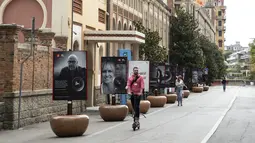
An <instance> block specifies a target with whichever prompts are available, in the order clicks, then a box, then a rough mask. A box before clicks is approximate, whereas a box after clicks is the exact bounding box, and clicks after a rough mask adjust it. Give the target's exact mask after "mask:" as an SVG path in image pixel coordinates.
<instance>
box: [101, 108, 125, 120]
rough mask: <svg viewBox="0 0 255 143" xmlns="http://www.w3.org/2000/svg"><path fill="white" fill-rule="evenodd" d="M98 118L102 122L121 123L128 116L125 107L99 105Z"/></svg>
mask: <svg viewBox="0 0 255 143" xmlns="http://www.w3.org/2000/svg"><path fill="white" fill-rule="evenodd" d="M99 112H100V116H101V118H102V119H103V120H104V121H123V120H124V119H125V118H126V116H127V114H128V106H127V105H101V106H100V107H99Z"/></svg>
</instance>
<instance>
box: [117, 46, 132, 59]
mask: <svg viewBox="0 0 255 143" xmlns="http://www.w3.org/2000/svg"><path fill="white" fill-rule="evenodd" d="M119 56H120V57H127V59H128V60H129V61H130V60H131V59H132V56H131V50H129V49H119Z"/></svg>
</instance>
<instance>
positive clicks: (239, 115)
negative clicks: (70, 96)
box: [0, 87, 255, 143]
mask: <svg viewBox="0 0 255 143" xmlns="http://www.w3.org/2000/svg"><path fill="white" fill-rule="evenodd" d="M252 94H253V95H252ZM254 97H255V87H253V88H252V87H228V89H227V91H226V92H223V91H222V88H221V87H211V88H210V90H209V91H208V92H203V93H200V94H195V93H192V94H191V95H190V97H189V98H188V99H185V100H184V102H183V106H182V107H178V106H177V105H176V104H172V105H171V104H170V105H166V106H165V107H164V108H151V109H150V112H149V113H148V114H147V115H146V116H147V118H144V117H143V116H141V119H140V122H141V129H140V130H138V131H133V130H132V119H131V118H130V117H127V118H126V120H125V121H123V122H104V121H102V119H101V118H100V116H99V115H90V125H89V128H88V130H87V131H86V132H85V134H84V136H81V137H74V138H57V137H55V135H54V134H53V132H52V131H51V129H50V126H49V123H42V124H37V125H32V126H28V127H26V128H24V129H23V130H16V131H2V132H0V143H83V142H86V143H206V141H208V140H209V141H208V143H225V142H231V143H232V142H233V143H242V142H245V143H246V142H247V143H248V142H249V143H251V142H254V141H253V139H254V137H252V133H254V131H255V126H254V123H255V121H253V120H254V119H255V118H254V117H255V110H254V108H253V107H254V106H255V105H253V104H255V102H254V101H255V98H254ZM232 104H233V106H232ZM231 107H232V108H231ZM215 130H216V131H215Z"/></svg>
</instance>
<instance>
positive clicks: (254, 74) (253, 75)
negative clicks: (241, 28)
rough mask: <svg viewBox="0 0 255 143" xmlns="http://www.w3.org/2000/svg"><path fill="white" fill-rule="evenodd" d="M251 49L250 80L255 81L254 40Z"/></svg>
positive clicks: (250, 45)
mask: <svg viewBox="0 0 255 143" xmlns="http://www.w3.org/2000/svg"><path fill="white" fill-rule="evenodd" d="M249 47H250V48H251V49H250V50H251V51H250V54H251V59H250V61H251V63H250V66H251V73H250V80H255V40H253V42H252V43H250V44H249Z"/></svg>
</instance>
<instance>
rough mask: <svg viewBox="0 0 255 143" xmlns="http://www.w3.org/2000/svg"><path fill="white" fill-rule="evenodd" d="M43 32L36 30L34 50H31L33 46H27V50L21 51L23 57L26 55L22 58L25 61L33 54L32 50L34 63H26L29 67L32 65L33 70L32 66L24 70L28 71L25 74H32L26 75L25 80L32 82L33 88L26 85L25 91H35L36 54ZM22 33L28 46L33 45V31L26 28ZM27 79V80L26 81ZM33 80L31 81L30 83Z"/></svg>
mask: <svg viewBox="0 0 255 143" xmlns="http://www.w3.org/2000/svg"><path fill="white" fill-rule="evenodd" d="M40 32H42V31H41V30H38V29H35V31H34V35H33V36H34V40H33V46H32V49H30V47H31V46H28V45H25V47H26V50H20V52H19V53H20V54H21V55H25V56H24V57H22V58H23V59H25V58H26V57H27V56H28V55H29V54H30V52H31V50H32V56H31V58H32V61H31V60H29V61H27V62H26V64H27V65H32V68H31V67H30V66H26V67H27V68H24V69H27V70H26V71H24V73H25V74H26V73H30V74H29V75H28V74H26V75H24V80H25V81H27V82H31V86H30V85H29V84H26V86H23V87H24V89H25V90H30V88H31V90H32V91H33V90H34V83H35V82H34V80H35V52H36V51H37V45H38V44H39V33H40ZM22 33H23V35H24V42H25V43H26V44H31V42H32V37H31V36H32V34H31V33H32V29H31V28H25V29H22ZM28 76H31V78H30V79H29V78H28ZM25 78H26V79H25ZM30 80H31V81H30Z"/></svg>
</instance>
